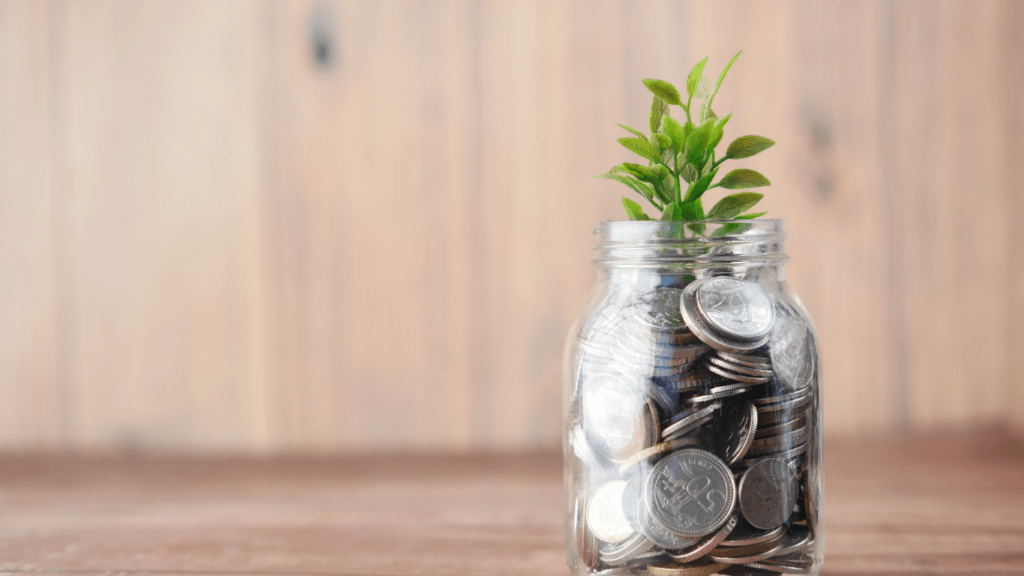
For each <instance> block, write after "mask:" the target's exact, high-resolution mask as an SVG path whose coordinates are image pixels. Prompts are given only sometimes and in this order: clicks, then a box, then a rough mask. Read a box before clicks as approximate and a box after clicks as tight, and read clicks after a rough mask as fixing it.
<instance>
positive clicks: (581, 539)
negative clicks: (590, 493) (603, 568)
mask: <svg viewBox="0 0 1024 576" xmlns="http://www.w3.org/2000/svg"><path fill="white" fill-rule="evenodd" d="M573 509H574V514H573V523H572V529H573V536H574V537H575V540H576V542H575V543H576V552H577V554H578V556H579V559H580V562H582V563H583V565H584V566H586V567H587V568H589V569H591V570H594V569H596V568H597V565H598V556H597V554H598V547H597V539H596V538H595V537H594V535H593V534H591V533H590V531H589V530H587V526H586V522H585V518H586V506H585V505H584V503H583V499H582V498H580V497H577V498H576V503H575V506H574V507H573Z"/></svg>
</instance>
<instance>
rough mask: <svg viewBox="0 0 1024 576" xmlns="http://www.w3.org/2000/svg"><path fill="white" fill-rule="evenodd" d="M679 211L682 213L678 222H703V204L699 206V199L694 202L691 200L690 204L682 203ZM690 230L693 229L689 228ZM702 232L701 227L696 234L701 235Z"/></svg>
mask: <svg viewBox="0 0 1024 576" xmlns="http://www.w3.org/2000/svg"><path fill="white" fill-rule="evenodd" d="M680 209H681V211H682V214H681V217H680V218H679V219H680V220H703V219H704V206H703V204H701V201H700V198H698V199H696V200H693V201H691V202H683V204H682V206H681V207H680ZM691 230H693V229H692V228H691ZM694 232H698V230H694ZM702 232H703V227H701V229H700V231H699V232H698V233H702Z"/></svg>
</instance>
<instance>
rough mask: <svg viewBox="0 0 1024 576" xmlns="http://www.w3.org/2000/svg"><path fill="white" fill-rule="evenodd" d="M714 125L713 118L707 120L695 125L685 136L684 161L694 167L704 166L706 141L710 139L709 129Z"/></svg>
mask: <svg viewBox="0 0 1024 576" xmlns="http://www.w3.org/2000/svg"><path fill="white" fill-rule="evenodd" d="M714 126H715V121H714V120H708V121H706V122H704V123H703V124H701V125H700V126H698V127H697V129H696V130H694V131H693V132H691V133H690V135H689V136H687V138H686V151H685V152H684V153H685V154H686V161H687V162H689V163H691V164H693V165H694V166H696V167H698V168H699V167H703V166H704V152H705V151H706V150H707V147H708V142H709V141H710V139H711V130H712V129H713V128H714Z"/></svg>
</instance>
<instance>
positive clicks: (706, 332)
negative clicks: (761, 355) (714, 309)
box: [680, 280, 768, 354]
mask: <svg viewBox="0 0 1024 576" xmlns="http://www.w3.org/2000/svg"><path fill="white" fill-rule="evenodd" d="M702 284H703V280H697V281H696V282H694V283H692V284H690V285H689V286H687V287H686V288H685V289H684V290H683V295H682V299H681V300H682V302H681V304H680V312H682V315H683V320H685V321H686V325H687V326H688V327H689V328H690V331H691V332H693V334H694V336H696V337H697V338H699V339H700V340H701V342H704V343H705V344H707V345H708V346H711V347H712V348H714V349H715V350H718V351H720V352H736V353H740V354H742V353H744V352H747V351H749V350H754V349H756V348H759V347H761V346H762V345H763V344H764V343H765V342H767V341H768V336H764V337H762V338H759V339H756V340H747V339H742V338H734V337H729V336H728V335H723V334H721V333H719V332H717V331H715V329H714V328H712V326H711V324H709V323H708V321H707V320H706V319H705V318H704V317H703V316H702V315H701V313H700V311H699V310H698V309H697V297H696V292H697V290H698V289H699V288H700V287H701V285H702Z"/></svg>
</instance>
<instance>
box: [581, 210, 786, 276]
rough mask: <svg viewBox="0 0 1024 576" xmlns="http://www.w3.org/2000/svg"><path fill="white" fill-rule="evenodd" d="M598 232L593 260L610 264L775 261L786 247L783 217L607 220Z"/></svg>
mask: <svg viewBox="0 0 1024 576" xmlns="http://www.w3.org/2000/svg"><path fill="white" fill-rule="evenodd" d="M594 234H595V235H597V236H598V242H597V245H596V246H595V250H596V251H597V255H596V257H595V258H594V263H595V264H597V265H602V266H611V267H660V266H664V265H666V264H676V263H684V264H695V265H702V266H706V265H710V264H714V265H720V264H741V263H746V264H754V263H764V264H778V263H782V262H785V261H787V260H788V259H789V257H788V256H786V253H785V251H784V247H783V246H784V243H785V240H786V233H785V229H784V225H783V220H782V219H778V218H757V219H753V220H702V221H687V222H680V221H667V222H666V221H660V220H607V221H604V222H600V223H599V224H598V226H597V228H596V229H595V230H594Z"/></svg>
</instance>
